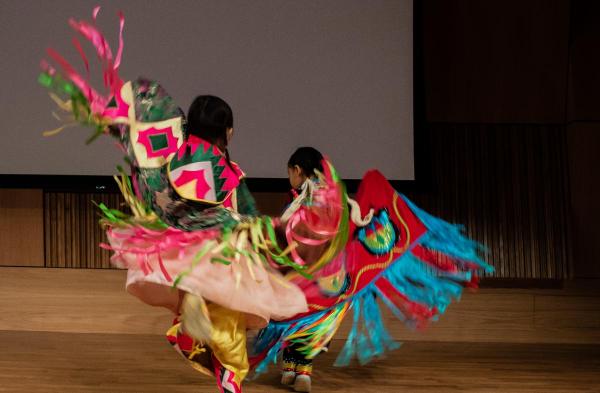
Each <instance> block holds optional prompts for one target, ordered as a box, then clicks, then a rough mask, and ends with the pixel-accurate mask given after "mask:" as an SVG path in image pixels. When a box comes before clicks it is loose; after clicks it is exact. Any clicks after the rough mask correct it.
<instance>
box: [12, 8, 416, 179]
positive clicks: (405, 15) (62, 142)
mask: <svg viewBox="0 0 600 393" xmlns="http://www.w3.org/2000/svg"><path fill="white" fill-rule="evenodd" d="M96 5H100V6H101V11H100V14H99V15H98V25H99V26H100V27H101V28H102V30H103V31H104V32H105V34H106V35H107V38H108V39H109V40H110V43H111V46H112V47H113V50H114V51H116V48H117V46H118V42H117V38H118V18H117V12H118V11H119V10H121V11H123V13H124V14H125V30H124V40H125V46H124V53H123V61H122V66H121V71H120V73H121V77H122V78H123V79H124V80H131V79H135V78H136V77H138V76H146V77H148V78H151V79H156V80H158V81H159V82H160V83H161V84H162V85H163V86H164V87H165V88H166V89H167V91H168V92H169V93H170V94H171V95H172V96H173V97H174V98H175V100H176V101H177V102H178V103H179V105H180V106H181V107H182V108H183V110H184V111H185V112H187V108H188V106H189V104H190V103H191V101H192V100H193V98H194V97H195V96H196V95H199V94H214V95H218V96H220V97H223V98H224V99H225V100H226V101H228V102H229V103H230V104H231V106H232V108H233V111H234V116H235V120H234V122H235V135H234V138H233V140H232V144H231V145H230V153H231V156H232V159H233V160H234V161H237V162H238V163H239V164H240V165H241V166H242V168H244V170H245V172H246V173H247V175H248V176H249V177H252V178H283V177H286V176H287V172H286V164H287V160H288V158H289V156H290V154H291V153H292V152H293V151H294V149H295V148H297V147H299V146H306V145H310V146H314V147H316V148H318V149H319V150H321V151H322V152H323V153H325V154H326V155H328V156H329V157H330V158H331V159H332V161H333V162H334V164H335V165H336V167H337V168H338V170H339V172H340V174H341V176H342V177H343V178H346V179H357V178H360V177H361V176H362V174H363V173H364V171H366V170H367V169H370V168H373V167H376V168H378V169H380V170H381V171H382V172H383V173H384V174H385V175H386V176H387V177H388V178H390V179H392V180H413V179H414V153H413V150H414V149H413V134H414V132H413V128H414V127H413V3H412V1H411V0H374V1H365V0H320V1H314V0H311V1H291V0H256V1H248V0H236V1H233V0H228V1H217V0H206V1H203V0H177V1H164V0H160V1H158V0H126V1H123V0H122V1H87V0H53V1H41V0H40V1H32V0H2V1H0V42H1V48H2V72H1V74H0V77H1V78H2V85H1V87H2V88H1V89H0V97H1V102H2V106H1V107H0V108H1V111H2V116H1V120H0V121H1V122H2V123H1V124H2V138H1V139H0V140H1V146H2V149H1V151H2V159H1V160H0V176H1V175H21V174H28V175H112V174H113V173H115V166H116V165H117V164H120V163H122V154H121V153H120V152H119V151H118V150H117V149H116V148H115V147H114V145H113V142H112V141H111V140H110V138H108V137H104V138H101V140H98V141H96V142H94V143H93V144H91V145H89V146H86V145H84V141H85V139H86V138H87V137H88V136H89V135H90V134H91V131H90V130H87V129H85V128H83V127H73V128H69V129H66V130H65V131H63V132H62V133H60V134H58V135H56V136H53V137H43V136H42V132H43V131H44V130H49V129H53V128H55V127H57V126H59V123H58V122H57V121H56V120H55V119H54V118H53V117H52V114H51V113H52V111H53V110H54V109H55V105H54V104H53V103H52V102H51V100H50V99H49V97H48V93H47V91H46V90H45V89H44V88H43V87H42V86H40V85H39V84H38V83H37V75H38V74H39V71H40V68H39V64H40V60H41V59H42V58H46V57H47V56H46V54H45V50H46V48H47V47H52V48H54V49H56V50H57V51H58V52H59V53H61V54H63V55H64V56H65V57H66V58H67V59H68V60H69V61H70V62H71V63H72V64H73V65H75V66H76V67H78V70H80V71H81V72H83V71H84V67H83V63H82V62H81V60H80V59H79V56H78V54H77V52H76V50H75V48H74V47H73V46H72V44H71V39H72V37H73V35H74V34H75V33H74V32H73V31H72V30H71V29H70V27H69V26H68V23H67V21H68V18H69V17H75V18H77V19H88V20H89V19H91V13H92V9H93V7H94V6H96ZM81 41H82V43H83V44H84V50H85V52H86V54H87V56H88V58H89V59H90V62H91V64H92V74H94V72H95V73H96V74H98V73H99V69H98V68H94V65H97V62H96V61H95V60H96V57H95V55H94V54H93V51H92V50H91V49H92V48H91V46H89V45H87V42H86V41H85V40H81ZM96 78H97V75H96ZM96 80H98V79H96ZM98 87H102V86H98Z"/></svg>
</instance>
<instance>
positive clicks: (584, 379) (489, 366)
mask: <svg viewBox="0 0 600 393" xmlns="http://www.w3.org/2000/svg"><path fill="white" fill-rule="evenodd" d="M335 347H338V348H335ZM337 349H339V344H337V343H336V344H334V348H333V352H337ZM334 356H335V353H332V354H324V355H323V356H321V357H319V358H318V359H317V361H316V364H315V368H316V372H315V376H314V381H313V391H314V392H315V393H318V392H331V391H336V392H348V393H359V392H360V393H371V392H377V393H391V392H394V393H396V392H422V393H425V392H427V393H429V392H436V393H437V392H472V393H475V392H477V393H485V392H502V393H510V392H520V393H527V392H540V393H542V392H544V393H549V392H565V393H566V392H569V393H571V392H600V345H566V344H507V343H449V342H425V341H421V342H406V343H404V345H403V346H402V348H400V349H399V350H398V351H395V352H394V353H392V354H391V355H390V356H388V357H387V358H386V359H383V360H378V361H375V362H373V363H371V364H370V365H369V366H367V367H348V368H335V367H333V366H332V363H333V359H334ZM244 388H245V389H244V392H246V393H267V392H289V391H291V390H290V389H288V388H285V387H282V386H280V385H279V384H278V374H277V371H276V370H274V369H272V370H271V371H270V373H269V374H267V375H265V376H262V377H261V378H259V379H258V380H256V381H251V382H248V383H246V384H245V386H244ZM0 392H44V393H50V392H61V393H63V392H111V393H126V392H132V393H133V392H135V393H141V392H169V393H176V392H182V393H183V392H190V393H191V392H216V388H215V387H214V385H213V383H212V380H210V379H208V378H206V377H204V376H203V375H200V374H198V373H197V372H196V371H194V370H192V369H191V368H190V367H189V366H188V365H187V364H185V362H184V361H183V360H182V359H180V358H179V355H177V354H176V353H175V351H173V350H172V349H171V348H170V347H169V344H168V343H167V342H166V340H165V339H164V338H163V337H161V336H157V335H144V334H123V335H119V334H95V333H54V332H16V331H6V330H5V331H0Z"/></svg>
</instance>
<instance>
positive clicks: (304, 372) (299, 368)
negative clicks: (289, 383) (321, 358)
mask: <svg viewBox="0 0 600 393" xmlns="http://www.w3.org/2000/svg"><path fill="white" fill-rule="evenodd" d="M311 374H312V361H311V360H308V359H304V360H303V361H299V363H298V364H297V365H296V380H295V381H294V390H295V391H297V392H306V393H308V392H310V387H311V381H310V375H311Z"/></svg>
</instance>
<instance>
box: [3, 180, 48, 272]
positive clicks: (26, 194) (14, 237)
mask: <svg viewBox="0 0 600 393" xmlns="http://www.w3.org/2000/svg"><path fill="white" fill-rule="evenodd" d="M43 223H44V214H43V201H42V190H21V189H0V266H44V226H43Z"/></svg>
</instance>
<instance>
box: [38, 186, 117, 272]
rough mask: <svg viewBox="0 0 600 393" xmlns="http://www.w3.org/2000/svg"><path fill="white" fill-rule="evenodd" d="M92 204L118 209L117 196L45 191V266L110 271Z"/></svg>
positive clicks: (104, 238)
mask: <svg viewBox="0 0 600 393" xmlns="http://www.w3.org/2000/svg"><path fill="white" fill-rule="evenodd" d="M93 202H96V203H104V204H105V205H107V206H108V207H112V208H117V207H119V206H120V204H121V203H122V202H123V199H122V198H121V196H120V195H119V194H91V193H64V192H48V193H45V194H44V227H45V230H44V234H45V239H46V247H45V254H46V267H71V268H109V267H110V262H109V258H110V253H109V252H108V251H106V250H104V249H101V248H100V247H99V246H98V245H99V244H100V243H102V242H105V241H106V236H105V234H104V231H103V230H102V228H101V227H100V225H99V224H98V219H99V216H98V210H97V208H96V207H95V206H94V204H93Z"/></svg>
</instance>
